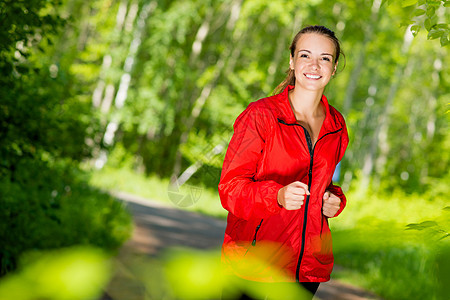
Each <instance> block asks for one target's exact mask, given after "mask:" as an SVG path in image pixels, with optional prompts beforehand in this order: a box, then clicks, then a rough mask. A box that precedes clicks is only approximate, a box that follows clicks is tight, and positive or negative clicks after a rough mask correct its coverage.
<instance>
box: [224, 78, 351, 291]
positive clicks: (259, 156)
mask: <svg viewBox="0 0 450 300" xmlns="http://www.w3.org/2000/svg"><path fill="white" fill-rule="evenodd" d="M292 88H293V87H292V86H288V88H286V89H285V90H284V91H283V92H282V93H280V94H278V95H274V96H271V97H268V98H264V99H261V100H259V101H256V102H253V103H251V104H250V105H249V106H248V107H247V109H246V110H245V111H244V112H242V113H241V114H240V115H239V117H238V118H237V119H236V122H235V124H234V135H233V137H232V139H231V141H230V144H229V146H228V150H227V153H226V156H225V161H224V163H223V168H222V174H221V179H220V183H219V195H220V199H221V202H222V206H223V207H224V208H225V209H226V210H228V211H229V214H228V218H227V228H226V230H225V238H224V243H223V247H222V260H223V262H224V263H225V265H226V269H227V271H228V272H231V273H234V274H235V275H238V276H240V277H243V278H246V279H251V280H257V281H300V282H323V281H327V280H329V279H330V273H331V270H332V268H333V254H332V249H331V234H330V229H329V227H328V218H327V217H325V216H324V215H323V214H322V201H323V200H322V197H323V194H324V193H325V191H326V190H327V189H328V190H329V191H330V192H332V193H333V194H335V195H336V196H338V197H339V198H340V199H341V208H340V209H339V211H338V212H337V214H336V215H335V216H337V215H339V213H340V212H341V211H342V209H343V208H344V206H345V204H346V199H345V196H344V194H343V193H342V190H341V188H339V187H338V186H335V185H333V184H332V182H331V178H332V176H333V172H334V169H335V167H336V165H337V163H338V162H339V161H340V160H341V159H342V157H343V155H344V152H345V149H346V148H347V145H348V134H347V129H346V126H345V121H344V118H343V117H342V115H341V114H340V113H339V112H338V111H337V110H336V109H335V108H334V107H332V106H331V105H329V104H328V101H327V98H326V97H325V96H323V97H322V105H323V107H324V109H325V110H326V117H325V120H324V122H323V125H322V128H321V130H320V134H319V138H318V140H317V142H316V143H315V145H312V144H311V140H310V138H309V134H308V132H307V130H306V129H304V128H303V127H302V126H301V125H299V124H298V123H297V121H296V119H295V115H294V113H293V111H292V109H291V106H290V104H289V100H288V90H290V89H292ZM297 180H298V181H301V182H303V183H305V184H307V185H308V187H309V191H310V196H307V198H306V199H305V202H304V204H303V206H302V208H301V209H299V210H286V209H284V208H283V207H281V206H280V205H278V202H277V193H278V190H279V189H280V188H282V187H283V186H285V185H288V184H290V183H292V182H294V181H297ZM255 257H257V258H259V259H262V260H263V262H262V264H263V266H260V265H259V263H257V264H255V263H254V261H253V260H252V259H253V258H255ZM246 262H247V263H248V264H251V266H250V270H249V269H248V268H246ZM247 267H248V266H247ZM276 270H278V271H277V273H276V274H277V276H275V275H274V272H272V271H276ZM280 275H281V277H279V276H280Z"/></svg>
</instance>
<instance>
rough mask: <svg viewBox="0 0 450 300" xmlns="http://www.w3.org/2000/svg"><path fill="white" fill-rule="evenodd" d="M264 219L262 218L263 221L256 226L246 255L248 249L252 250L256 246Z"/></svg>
mask: <svg viewBox="0 0 450 300" xmlns="http://www.w3.org/2000/svg"><path fill="white" fill-rule="evenodd" d="M263 221H264V219H261V222H259V224H258V225H257V226H256V228H255V230H254V233H253V239H252V242H251V246H249V247H248V249H247V251H246V252H245V255H247V253H248V251H249V250H250V248H252V247H255V246H256V241H257V238H258V231H259V229H260V228H261V224H262V222H263Z"/></svg>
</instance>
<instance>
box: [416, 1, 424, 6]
mask: <svg viewBox="0 0 450 300" xmlns="http://www.w3.org/2000/svg"><path fill="white" fill-rule="evenodd" d="M425 2H426V0H419V2H417V5H419V6H420V5H424V4H425Z"/></svg>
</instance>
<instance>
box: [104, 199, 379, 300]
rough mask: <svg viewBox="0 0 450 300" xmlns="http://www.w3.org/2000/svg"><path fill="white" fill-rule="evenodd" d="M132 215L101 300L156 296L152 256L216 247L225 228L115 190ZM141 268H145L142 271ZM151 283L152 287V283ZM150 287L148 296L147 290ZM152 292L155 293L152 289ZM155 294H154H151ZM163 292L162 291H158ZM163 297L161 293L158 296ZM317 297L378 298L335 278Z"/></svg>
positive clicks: (320, 299)
mask: <svg viewBox="0 0 450 300" xmlns="http://www.w3.org/2000/svg"><path fill="white" fill-rule="evenodd" d="M114 196H115V197H117V198H118V199H121V200H122V201H124V202H125V203H126V205H127V208H128V209H129V210H130V212H131V213H132V215H133V218H134V222H135V225H136V227H135V231H134V233H133V237H132V239H130V240H129V241H128V242H127V243H126V244H125V245H124V247H123V248H122V249H121V251H120V254H119V255H118V257H117V261H116V270H117V271H116V274H115V275H114V277H113V279H112V281H111V283H110V285H109V286H108V288H107V289H106V293H105V295H104V297H103V298H102V300H107V299H109V300H110V299H113V300H134V299H136V300H141V299H142V300H144V299H158V296H157V294H158V289H161V287H160V286H157V285H155V282H158V278H156V280H155V278H153V277H152V276H157V275H156V274H158V273H157V272H152V271H149V270H150V269H155V268H158V265H157V264H155V261H156V259H155V257H158V256H160V255H163V254H164V250H166V249H168V248H171V247H177V246H178V247H179V246H182V247H188V248H194V249H213V250H217V249H220V246H221V244H222V241H223V235H224V231H225V222H224V221H223V220H219V219H215V218H211V217H207V216H204V215H201V214H197V213H192V212H187V211H183V210H179V209H177V208H174V207H170V206H168V205H164V204H161V203H158V202H153V201H150V200H148V199H143V198H140V197H136V196H132V195H129V194H125V193H115V194H114ZM144 270H145V271H144ZM152 285H153V286H152ZM149 289H151V290H152V297H149V293H148V290H149ZM155 291H156V292H155ZM155 293H156V296H155ZM161 293H163V292H161ZM163 297H164V295H163V294H161V299H162V298H163ZM315 299H317V300H328V299H330V300H331V299H333V300H340V299H342V300H344V299H345V300H363V299H379V298H377V297H376V296H374V295H373V294H371V293H369V292H366V291H364V290H361V289H359V288H356V287H353V286H350V285H348V284H344V283H342V282H339V281H336V280H330V281H329V282H326V283H322V284H321V285H320V286H319V290H318V291H317V294H316V298H315Z"/></svg>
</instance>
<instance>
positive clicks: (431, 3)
mask: <svg viewBox="0 0 450 300" xmlns="http://www.w3.org/2000/svg"><path fill="white" fill-rule="evenodd" d="M427 4H428V6H435V7H439V6H441V1H427Z"/></svg>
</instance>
